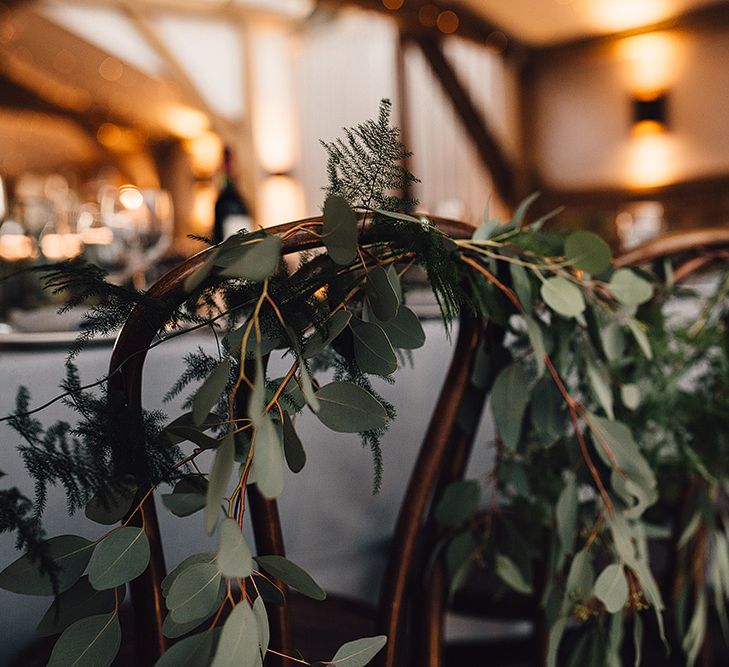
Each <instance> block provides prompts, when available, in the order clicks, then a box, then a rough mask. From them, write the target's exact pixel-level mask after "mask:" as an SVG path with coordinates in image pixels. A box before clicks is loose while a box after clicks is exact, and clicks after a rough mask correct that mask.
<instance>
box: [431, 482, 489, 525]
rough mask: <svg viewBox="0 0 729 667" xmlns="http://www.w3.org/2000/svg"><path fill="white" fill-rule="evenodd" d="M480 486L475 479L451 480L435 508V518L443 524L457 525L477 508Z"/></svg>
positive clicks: (479, 498)
mask: <svg viewBox="0 0 729 667" xmlns="http://www.w3.org/2000/svg"><path fill="white" fill-rule="evenodd" d="M480 500H481V487H480V486H479V483H478V482H477V481H476V480H459V481H457V482H451V484H449V485H448V486H447V487H446V489H445V491H444V492H443V497H442V498H441V499H440V502H439V503H438V505H437V507H436V509H435V519H436V521H438V523H440V524H442V525H444V526H459V525H460V524H462V523H463V522H464V521H465V520H466V519H468V518H469V517H470V516H471V515H472V514H473V513H474V512H475V511H476V509H477V508H478V503H479V501H480Z"/></svg>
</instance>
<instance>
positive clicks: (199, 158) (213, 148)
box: [185, 132, 223, 178]
mask: <svg viewBox="0 0 729 667" xmlns="http://www.w3.org/2000/svg"><path fill="white" fill-rule="evenodd" d="M185 150H186V151H187V153H188V154H189V156H190V166H191V167H192V171H193V173H194V174H195V176H197V177H198V178H210V176H212V175H213V174H214V173H215V171H216V170H217V169H218V167H219V165H220V161H221V159H222V155H223V142H222V141H221V140H220V137H219V136H218V135H217V134H215V133H214V132H204V133H203V134H201V135H200V136H199V137H195V138H194V139H188V140H187V141H185Z"/></svg>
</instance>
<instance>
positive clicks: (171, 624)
mask: <svg viewBox="0 0 729 667" xmlns="http://www.w3.org/2000/svg"><path fill="white" fill-rule="evenodd" d="M227 590H228V588H227V586H226V585H225V582H224V581H223V580H222V579H221V580H220V584H219V586H218V595H217V596H216V598H215V599H214V600H213V601H212V603H211V604H210V607H209V608H208V610H207V612H205V613H203V614H201V616H200V617H199V618H195V619H193V620H192V621H185V622H184V623H178V622H177V621H175V619H174V618H173V617H172V613H171V612H170V613H169V614H167V616H165V620H164V622H163V623H162V634H163V635H164V636H165V637H169V638H170V639H177V638H178V637H182V636H183V635H186V634H188V633H190V632H192V631H193V630H194V629H195V628H197V627H198V626H199V625H201V624H202V623H204V622H205V621H206V620H207V619H208V618H210V617H211V616H212V615H213V614H214V613H216V612H217V610H218V609H219V608H220V604H221V603H222V601H223V598H224V597H225V594H226V592H227Z"/></svg>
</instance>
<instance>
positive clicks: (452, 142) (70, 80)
mask: <svg viewBox="0 0 729 667" xmlns="http://www.w3.org/2000/svg"><path fill="white" fill-rule="evenodd" d="M728 63H729V2H726V1H721V2H718V1H716V0H509V2H503V1H502V0H459V1H457V0H437V1H435V0H434V1H432V2H431V1H429V0H347V1H341V2H337V1H335V0H318V1H317V0H66V1H59V0H36V1H31V0H28V1H22V0H16V1H9V0H4V2H3V1H0V274H1V275H3V276H7V275H9V274H11V273H13V274H14V273H16V272H17V271H18V270H19V269H22V268H24V267H28V266H32V265H33V264H35V263H41V262H46V261H57V260H62V259H71V258H74V257H77V256H82V257H86V258H87V259H89V260H92V261H94V262H97V263H98V264H100V265H101V266H103V267H104V268H106V269H107V270H108V271H109V272H110V274H111V276H112V278H113V279H114V280H116V281H117V282H119V283H120V284H131V285H134V286H136V287H139V288H143V287H145V286H146V285H148V284H150V282H151V281H153V280H154V279H155V278H157V277H158V276H159V275H161V273H162V272H163V271H164V270H165V269H166V268H168V267H170V266H171V265H173V264H174V263H176V262H178V261H180V260H181V259H183V258H184V257H186V256H189V255H190V254H192V253H194V252H197V251H198V250H200V249H201V248H202V247H203V246H202V244H201V243H200V241H198V240H195V239H194V238H191V237H190V235H192V236H196V235H197V236H204V237H209V238H214V239H216V240H219V239H221V238H223V237H224V236H225V235H227V234H228V233H230V232H231V231H233V230H234V229H237V228H241V227H245V228H254V227H257V226H263V227H266V226H270V225H273V224H277V223H280V222H285V221H288V220H291V219H296V218H301V217H303V216H306V215H312V214H316V213H318V212H319V211H320V207H321V205H322V200H323V193H322V190H321V188H322V186H323V185H325V183H326V171H325V155H324V151H323V150H322V148H321V146H320V145H319V140H320V139H324V140H331V139H334V138H335V137H337V136H339V135H340V134H341V128H342V127H343V126H351V125H354V124H357V123H360V122H362V121H363V120H365V119H367V118H371V117H374V116H375V115H376V113H377V109H378V104H379V101H380V99H381V98H389V99H391V100H392V103H393V121H394V123H395V124H397V125H399V126H400V127H401V129H402V133H403V140H404V141H405V143H406V144H407V146H408V147H409V148H410V149H411V150H412V151H413V156H412V157H411V158H410V163H409V167H410V169H411V171H412V172H413V173H414V174H415V175H416V176H417V177H418V178H419V179H420V182H419V183H418V184H416V186H415V192H414V194H415V196H417V197H418V199H419V200H420V206H419V208H420V210H422V211H424V212H427V213H431V214H435V215H442V216H446V217H454V218H459V219H463V220H467V221H471V222H473V223H474V224H477V223H478V222H479V221H480V219H481V216H482V215H483V211H484V208H486V207H488V208H489V210H490V212H491V214H492V215H499V216H502V217H508V215H509V214H510V212H511V211H512V210H513V208H514V206H515V205H516V204H517V203H518V201H519V200H520V199H522V198H523V197H525V196H527V195H529V194H530V193H532V192H535V191H539V192H541V193H542V195H541V197H540V199H539V200H538V202H537V203H536V204H535V206H534V208H535V209H538V210H537V211H536V213H540V212H546V211H549V210H551V209H553V208H555V207H557V206H564V207H565V208H564V210H563V211H562V212H561V213H560V214H559V216H558V217H557V218H556V220H555V222H554V224H555V225H561V226H563V227H581V228H588V229H593V230H595V231H597V232H599V233H601V234H603V235H604V236H605V238H607V239H608V240H609V242H610V243H611V244H612V245H613V247H614V249H615V250H616V251H619V250H621V249H628V248H631V247H633V246H635V245H637V244H638V243H640V242H642V241H644V240H647V239H649V238H651V237H652V236H655V235H657V234H659V233H661V232H663V231H665V230H671V229H680V228H689V227H702V226H715V225H725V224H727V223H729V113H727V110H728V108H729V67H727V64H728ZM226 148H227V152H226V150H225V149H226ZM36 280H37V279H36V278H34V277H33V276H32V275H28V274H22V275H19V276H16V277H15V278H13V279H12V280H8V281H5V282H0V369H1V372H0V380H2V382H3V384H4V385H5V386H6V387H10V388H11V389H10V390H9V391H6V392H4V395H3V396H2V397H1V400H0V409H1V412H2V414H3V415H5V414H7V413H8V412H9V411H11V410H12V409H13V401H14V389H13V388H14V387H16V386H17V385H18V384H20V383H25V384H29V385H30V386H31V392H32V394H33V396H34V399H35V401H36V402H37V403H40V402H42V401H44V400H47V399H48V398H50V397H52V396H53V395H55V393H56V389H55V385H56V380H57V379H58V378H60V376H61V374H62V371H63V358H64V352H65V347H64V346H65V345H67V344H68V342H69V340H71V339H72V338H73V336H74V335H75V332H74V331H73V330H74V329H75V328H76V327H77V325H78V316H77V315H74V314H70V315H69V316H68V319H67V320H64V319H63V318H61V317H60V316H58V315H56V314H55V311H56V308H57V306H56V305H55V304H49V303H48V302H47V299H48V297H47V295H43V294H42V292H41V290H40V287H39V285H38V284H37V282H36ZM426 328H427V331H428V337H429V343H428V345H429V347H427V348H424V350H421V351H418V353H417V354H416V356H415V370H413V369H405V370H403V373H410V374H411V377H410V378H409V379H408V378H406V379H405V380H403V381H404V382H408V381H410V382H411V384H412V382H413V380H414V381H415V386H418V387H429V386H433V387H436V386H437V385H438V381H439V380H440V378H442V375H443V373H444V370H445V364H446V362H447V357H448V347H449V346H450V341H448V340H446V337H445V336H444V335H443V333H442V330H441V328H440V326H439V325H438V324H437V323H428V324H427V327H426ZM69 333H70V337H69V335H68V334H69ZM29 334H32V335H29ZM186 344H187V343H186ZM17 348H22V349H21V351H20V352H18V351H17ZM186 349H187V348H185V347H184V346H183V345H182V344H175V343H173V344H172V345H171V346H170V348H169V350H168V349H167V348H164V350H163V351H160V352H159V353H158V356H155V355H152V356H153V358H152V359H151V361H150V363H151V364H152V370H150V371H149V373H148V378H149V379H148V383H147V386H146V387H145V392H146V394H145V398H146V405H148V406H149V407H152V408H155V407H159V403H160V395H161V393H163V390H164V388H165V387H166V386H169V384H170V383H171V382H172V381H173V380H174V378H175V377H176V373H177V371H178V370H179V368H178V366H175V364H174V363H173V360H174V362H175V363H177V364H178V365H179V364H180V362H179V359H180V357H181V355H182V354H184V352H185V350H186ZM109 354H110V348H108V347H107V348H103V349H98V348H97V349H93V350H90V351H89V352H87V353H84V355H82V356H81V358H80V359H79V364H80V368H81V373H82V377H83V379H84V380H93V379H95V378H98V377H100V376H102V375H103V373H104V372H105V365H106V363H108V358H109ZM383 393H384V394H385V396H386V398H388V399H390V400H393V401H394V402H395V404H396V405H397V406H398V408H399V409H400V411H401V413H404V414H408V415H409V416H410V419H409V420H406V421H404V422H403V423H400V422H399V421H398V422H397V425H396V426H395V431H394V432H393V433H392V434H390V436H389V438H388V439H387V440H386V441H385V485H384V487H383V492H382V494H381V495H380V496H378V497H376V498H372V497H371V496H370V480H369V478H368V471H369V469H370V468H369V465H370V463H369V453H368V452H366V451H364V450H361V449H360V448H359V446H358V444H357V442H356V438H355V439H354V441H353V443H352V445H353V446H352V447H349V446H346V445H344V446H343V445H342V439H341V438H338V437H335V436H333V435H331V434H329V435H328V436H327V437H324V438H322V436H321V433H320V430H319V431H317V430H315V429H314V426H313V424H312V426H311V435H310V439H311V442H313V443H314V442H315V443H316V444H317V447H316V448H314V447H312V448H311V450H310V456H311V457H312V463H311V469H312V470H316V471H317V474H318V471H319V470H320V469H321V470H323V469H324V468H325V467H327V466H328V468H329V471H330V472H331V474H330V475H329V476H326V474H324V473H322V477H321V478H320V479H326V480H328V481H326V482H325V484H326V485H327V486H326V487H325V489H326V494H329V497H330V499H334V500H333V502H330V503H329V504H328V505H327V506H326V508H321V509H320V510H319V511H318V512H317V517H315V519H316V520H318V521H319V522H320V523H319V529H318V530H317V529H304V528H303V527H302V526H303V523H300V522H299V517H300V515H301V514H302V512H304V508H305V507H307V505H309V506H312V505H313V506H317V504H318V502H319V499H320V497H321V496H322V495H326V494H322V493H321V489H322V482H321V481H316V482H315V483H314V482H312V478H309V477H307V476H306V471H305V472H304V473H302V475H300V476H297V477H296V479H295V480H292V481H291V486H293V487H295V488H294V489H292V490H291V493H289V490H288V489H287V493H285V494H284V499H283V502H284V504H285V503H288V506H286V505H284V508H285V510H288V514H287V516H288V517H289V524H288V526H287V530H288V533H287V539H288V540H289V541H288V545H287V546H288V548H289V552H290V553H291V554H292V557H293V558H294V559H295V560H296V561H297V562H300V563H301V564H302V565H304V566H306V567H307V569H309V570H310V571H311V572H312V573H313V574H314V575H315V576H316V578H317V579H319V580H320V581H321V582H322V584H323V585H324V586H325V587H326V588H330V587H331V588H332V589H333V590H337V591H339V592H345V593H348V594H351V595H364V597H369V598H373V597H374V595H375V594H376V592H377V586H375V585H373V583H372V582H373V581H376V580H377V577H378V576H379V572H380V569H381V565H382V554H383V553H384V545H385V544H386V541H387V539H388V535H389V531H390V528H391V525H392V522H393V521H394V511H395V510H394V509H393V508H396V507H397V505H398V503H399V500H400V497H401V495H402V486H403V484H402V475H401V474H400V473H399V472H397V471H398V468H397V466H401V467H402V469H403V470H404V471H407V470H408V462H409V461H411V460H412V457H413V456H414V455H415V451H416V449H417V446H418V444H419V439H420V438H419V434H420V433H421V432H422V431H423V430H424V429H425V427H426V425H427V420H428V418H429V415H430V413H431V411H432V405H433V404H434V401H435V396H434V395H433V396H429V395H428V396H425V394H426V393H427V392H426V391H422V392H415V393H414V394H413V393H411V394H409V395H404V396H403V395H402V394H400V395H398V392H397V388H396V387H395V388H387V387H383ZM167 407H168V409H169V406H167ZM173 407H176V406H173ZM60 416H63V414H62V411H61V410H60V407H58V406H56V407H54V409H53V410H51V411H50V414H48V415H47V418H48V419H50V418H51V417H53V418H56V417H60ZM297 428H298V427H297ZM307 428H309V427H307V426H304V431H302V433H303V434H307V435H308V431H307V430H306V429H307ZM0 437H2V440H3V442H4V443H6V448H5V449H4V450H3V452H2V458H0V468H1V469H2V470H4V471H5V472H6V473H8V478H7V479H10V480H12V484H18V485H19V486H20V487H21V489H22V490H24V491H27V492H32V488H28V482H27V480H26V478H25V477H24V475H25V473H24V472H23V471H22V464H21V462H20V461H19V459H18V457H17V456H16V455H15V454H14V452H13V451H12V447H13V445H14V444H16V443H17V440H18V438H17V436H15V435H13V434H10V433H9V431H8V430H6V429H4V428H3V429H0ZM484 437H486V438H487V439H490V438H492V437H493V432H492V431H491V430H487V435H486V436H484ZM388 443H389V445H390V446H389V447H388ZM319 464H320V465H319ZM473 465H474V466H475V468H474V469H475V473H474V474H475V475H476V476H479V475H483V474H484V470H487V469H488V465H489V463H488V461H486V460H480V461H476V462H475V463H474V464H473ZM317 466H319V467H317ZM388 466H390V467H388ZM307 470H308V468H307ZM404 474H406V472H404V473H403V475H404ZM353 479H361V483H357V484H352V483H351V480H353ZM24 480H25V481H24ZM287 484H289V481H287ZM297 492H298V493H299V494H303V497H304V498H305V499H307V500H305V501H301V500H300V498H301V497H302V496H301V495H299V496H297V495H296V494H297ZM307 494H308V495H307ZM296 498H299V500H290V499H296ZM287 499H288V500H287ZM363 507H367V508H368V509H367V512H366V513H364V514H363V513H362V511H361V510H362V508H363ZM353 516H359V517H360V518H359V519H357V520H353V519H352V517H353ZM45 520H46V525H47V526H48V529H49V532H50V533H51V534H58V533H61V532H69V531H71V532H80V533H81V534H87V533H89V531H92V532H93V531H94V530H95V529H94V527H93V526H90V525H88V522H85V521H83V519H82V518H81V519H80V520H79V521H77V520H76V519H68V517H66V513H65V507H64V501H63V499H62V496H61V494H60V493H58V494H56V495H55V496H53V497H52V499H51V502H50V503H49V508H48V511H47V513H46V517H45ZM183 523H184V524H185V525H184V526H182V524H183ZM181 526H182V527H181ZM84 531H85V532H84ZM327 531H328V532H329V533H331V534H336V535H337V536H338V539H337V542H338V544H336V545H329V546H328V550H327V553H326V554H325V555H324V556H322V549H321V545H320V544H319V543H318V542H317V540H318V539H319V537H318V536H320V535H321V534H324V533H325V532H327ZM163 533H164V536H165V539H166V540H167V545H168V549H169V550H168V559H169V562H170V565H174V564H175V563H177V562H179V560H181V558H182V557H184V556H185V555H187V554H188V553H191V552H193V551H199V550H200V546H201V545H200V543H199V540H200V535H201V528H200V525H198V524H197V523H195V522H192V523H191V522H189V521H188V522H180V521H179V520H177V519H175V518H174V517H171V516H170V515H169V514H167V515H166V516H165V517H164V518H163ZM89 534H90V533H89ZM0 553H2V556H3V557H2V561H1V562H0V566H4V565H5V564H6V563H8V562H10V560H11V559H12V555H13V546H12V539H11V538H9V537H8V536H2V540H1V541H0ZM361 566H364V569H362V568H361ZM357 568H359V569H357ZM355 572H359V574H354V573H355ZM47 604H48V601H47V600H36V599H33V600H28V599H27V598H20V597H18V596H15V595H13V594H10V593H6V592H5V591H3V592H2V593H1V594H0V612H1V613H0V627H2V628H3V630H4V631H5V632H4V636H5V638H6V639H8V641H5V642H3V645H2V646H1V647H0V663H2V664H6V663H7V661H9V660H10V658H11V656H14V655H15V654H17V652H18V651H19V650H20V648H22V646H23V645H25V644H27V643H28V642H30V641H31V639H32V637H33V627H34V624H35V622H36V621H37V619H38V618H39V616H40V614H41V613H42V611H43V609H44V608H45V606H46V605H47ZM449 623H450V624H451V625H449V633H450V635H451V636H458V634H459V632H461V630H459V627H458V626H457V624H454V623H455V622H454V621H453V620H452V619H451V621H449ZM464 632H465V630H464ZM11 636H12V640H10V637H11Z"/></svg>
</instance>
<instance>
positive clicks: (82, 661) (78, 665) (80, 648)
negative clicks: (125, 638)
mask: <svg viewBox="0 0 729 667" xmlns="http://www.w3.org/2000/svg"><path fill="white" fill-rule="evenodd" d="M120 646H121V626H120V625H119V616H118V615H117V614H116V613H112V614H99V615H96V616H90V617H88V618H84V619H81V620H80V621H76V622H75V623H74V624H73V625H70V626H69V627H68V628H66V629H65V630H64V632H63V634H62V635H61V636H60V637H59V639H58V641H57V642H56V644H55V646H54V647H53V652H52V653H51V657H50V659H49V661H48V667H108V666H109V665H111V663H112V662H114V658H116V654H117V653H118V652H119V647H120Z"/></svg>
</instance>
